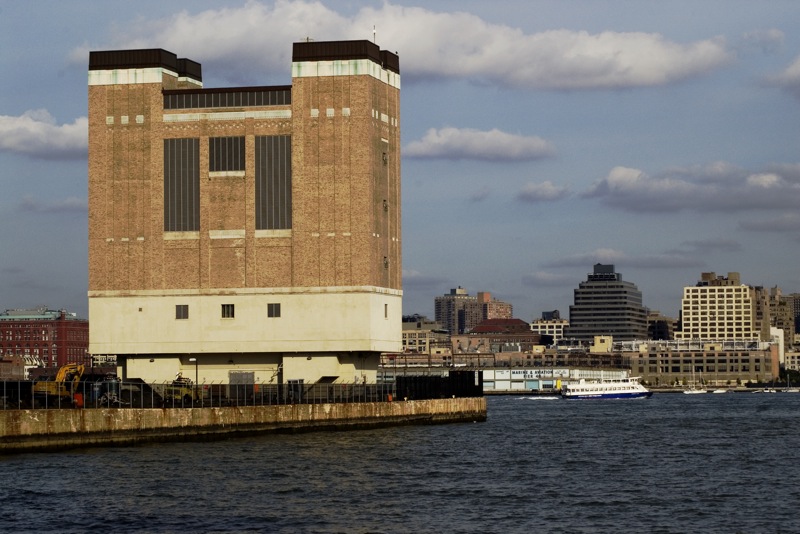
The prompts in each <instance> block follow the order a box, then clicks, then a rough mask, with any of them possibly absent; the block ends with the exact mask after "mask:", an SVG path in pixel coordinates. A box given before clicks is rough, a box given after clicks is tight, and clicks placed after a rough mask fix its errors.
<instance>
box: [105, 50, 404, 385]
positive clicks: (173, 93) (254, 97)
mask: <svg viewBox="0 0 800 534" xmlns="http://www.w3.org/2000/svg"><path fill="white" fill-rule="evenodd" d="M265 53H268V51H267V52H265ZM401 298H402V290H401V240H400V71H399V60H398V56H397V55H395V54H393V53H390V52H387V51H385V50H381V49H380V48H379V47H378V46H377V45H376V44H374V43H372V42H370V41H336V42H300V43H295V44H294V47H293V53H292V84H291V85H290V86H289V85H286V86H270V87H226V88H218V89H206V88H204V87H203V83H202V71H201V66H200V64H199V63H196V62H194V61H192V60H190V59H184V58H178V57H177V56H176V55H175V54H173V53H171V52H167V51H165V50H161V49H148V50H116V51H99V52H91V54H90V58H89V316H90V320H91V331H90V352H92V353H93V354H115V355H117V361H118V364H119V367H120V370H121V373H122V374H123V376H124V377H142V378H151V379H162V378H171V377H173V376H174V375H175V374H176V372H183V373H184V374H186V375H190V376H195V375H197V376H198V378H199V379H200V380H201V381H202V380H207V381H217V382H219V381H237V382H245V383H246V382H253V381H254V382H277V383H282V382H286V381H291V380H304V381H306V382H317V381H324V382H352V381H354V380H358V381H359V382H361V381H371V380H374V377H375V374H376V370H377V367H378V363H379V355H380V353H381V352H384V351H386V352H391V351H398V350H400V348H401V339H402V335H401V314H402V307H401ZM189 371H191V373H189Z"/></svg>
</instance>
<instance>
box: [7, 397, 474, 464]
mask: <svg viewBox="0 0 800 534" xmlns="http://www.w3.org/2000/svg"><path fill="white" fill-rule="evenodd" d="M485 420H486V399H485V398H482V397H480V398H450V399H434V400H418V401H398V402H364V403H346V404H294V405H283V406H239V407H217V408H169V409H165V408H107V409H94V410H80V409H66V410H0V452H4V453H9V452H32V451H48V450H63V449H65V448H74V447H89V446H108V445H130V444H136V443H144V442H153V441H194V440H208V439H224V438H227V437H234V436H241V435H252V434H260V433H268V432H309V431H318V430H354V429H361V428H375V427H382V426H397V425H419V424H444V423H458V422H478V421H485Z"/></svg>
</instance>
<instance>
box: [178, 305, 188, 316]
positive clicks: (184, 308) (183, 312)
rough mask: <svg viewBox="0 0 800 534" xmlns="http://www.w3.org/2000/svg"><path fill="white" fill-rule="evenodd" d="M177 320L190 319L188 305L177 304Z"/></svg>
mask: <svg viewBox="0 0 800 534" xmlns="http://www.w3.org/2000/svg"><path fill="white" fill-rule="evenodd" d="M175 318H176V319H188V318H189V305H188V304H176V305H175Z"/></svg>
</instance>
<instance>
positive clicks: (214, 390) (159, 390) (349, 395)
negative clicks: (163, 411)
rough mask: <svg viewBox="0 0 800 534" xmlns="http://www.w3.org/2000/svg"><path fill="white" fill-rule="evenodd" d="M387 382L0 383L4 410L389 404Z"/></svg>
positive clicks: (390, 394) (390, 388)
mask: <svg viewBox="0 0 800 534" xmlns="http://www.w3.org/2000/svg"><path fill="white" fill-rule="evenodd" d="M395 391H396V387H395V383H394V382H392V383H386V384H281V385H275V384H188V385H187V384H181V383H172V382H167V383H146V382H144V381H141V380H134V381H120V380H105V381H99V382H78V383H77V384H71V383H64V382H54V381H37V382H34V381H28V380H14V381H11V380H9V381H0V409H5V410H9V409H44V408H47V409H65V408H70V409H72V408H78V409H91V408H108V407H117V408H204V407H205V408H207V407H219V406H269V405H285V404H326V403H353V402H387V401H391V400H393V399H394V398H395Z"/></svg>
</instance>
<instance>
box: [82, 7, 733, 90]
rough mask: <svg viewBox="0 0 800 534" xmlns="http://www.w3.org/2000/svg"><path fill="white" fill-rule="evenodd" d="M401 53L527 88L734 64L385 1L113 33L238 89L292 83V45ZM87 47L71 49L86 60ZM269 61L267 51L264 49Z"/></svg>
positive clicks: (645, 79)
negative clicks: (277, 76)
mask: <svg viewBox="0 0 800 534" xmlns="http://www.w3.org/2000/svg"><path fill="white" fill-rule="evenodd" d="M376 21H379V22H380V26H379V28H378V35H377V42H378V43H379V44H380V45H381V46H382V47H384V48H388V49H389V50H393V51H398V52H399V54H400V58H401V72H402V73H403V75H404V77H406V79H411V80H414V79H442V78H464V79H470V80H475V81H478V82H480V83H493V84H497V85H503V86H509V87H519V88H527V89H556V90H561V89H567V90H572V89H596V88H604V89H608V88H629V87H643V86H654V85H663V84H668V83H673V82H676V81H680V80H683V79H686V78H691V77H695V76H699V75H703V74H705V73H707V72H709V71H711V70H714V69H717V68H719V67H721V66H723V65H725V64H727V63H728V62H729V61H731V60H732V53H731V51H730V50H729V49H728V46H727V44H726V43H725V41H724V40H723V39H721V38H718V37H710V38H708V39H704V40H700V41H695V42H691V43H677V42H674V41H670V40H669V39H667V38H665V37H664V36H662V35H660V34H656V33H644V32H612V31H606V32H601V33H596V34H591V33H588V32H585V31H572V30H566V29H562V30H552V31H545V32H540V33H533V34H529V33H525V32H523V31H522V30H520V29H518V28H514V27H511V26H507V25H502V24H493V23H490V22H487V21H485V20H483V19H481V18H480V17H478V16H475V15H472V14H469V13H464V12H456V13H440V12H436V11H432V10H429V9H426V8H422V7H406V6H398V5H392V4H390V3H388V2H387V3H384V4H382V5H381V7H379V8H374V7H364V8H362V9H360V10H359V11H357V12H356V13H355V14H353V15H343V14H340V13H338V12H336V11H333V10H332V9H330V8H328V7H326V6H325V5H323V4H322V3H321V2H307V1H299V0H297V1H288V0H278V1H276V2H274V3H273V4H267V3H261V2H256V1H248V2H247V3H245V4H244V5H243V6H242V7H237V8H219V9H209V10H205V11H202V12H199V13H189V12H187V11H181V12H180V13H177V14H175V15H172V16H171V17H168V18H166V19H160V20H150V19H141V20H136V21H132V22H131V23H129V24H127V25H126V26H124V27H122V26H121V27H119V28H116V29H115V32H114V34H115V35H117V39H116V41H115V42H114V43H113V46H116V47H120V48H146V47H163V48H166V49H168V50H171V51H173V52H175V53H177V54H179V55H181V56H186V57H190V58H192V59H194V60H196V61H200V62H201V63H202V64H203V65H204V66H206V67H210V68H211V69H212V70H213V71H214V72H216V73H218V74H219V75H220V76H225V77H226V78H227V80H228V81H230V82H234V83H243V82H253V81H256V80H254V79H253V77H254V76H257V75H258V73H259V72H261V74H262V78H261V80H262V81H263V75H264V72H265V71H266V72H268V73H275V72H280V73H284V75H288V65H289V61H290V56H291V46H290V43H292V42H295V41H299V40H302V39H304V38H306V37H310V38H313V39H317V40H338V39H372V29H373V26H374V25H375V23H376ZM85 48H86V47H81V48H80V49H77V50H75V51H73V54H72V56H73V57H83V58H84V59H85V57H86V56H85V53H86V50H85ZM265 50H266V51H269V53H264V51H265Z"/></svg>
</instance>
